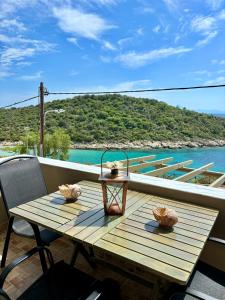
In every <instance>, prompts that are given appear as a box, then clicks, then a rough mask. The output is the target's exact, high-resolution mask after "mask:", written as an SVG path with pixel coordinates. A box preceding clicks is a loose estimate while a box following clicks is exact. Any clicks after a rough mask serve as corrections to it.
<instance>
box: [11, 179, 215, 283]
mask: <svg viewBox="0 0 225 300" xmlns="http://www.w3.org/2000/svg"><path fill="white" fill-rule="evenodd" d="M79 185H80V186H81V188H82V195H81V196H80V197H79V200H78V201H76V202H75V203H65V200H64V198H63V197H62V196H61V195H60V194H59V192H56V193H52V194H50V195H48V196H44V197H42V198H39V199H37V200H34V201H31V202H28V203H26V204H23V205H20V206H18V207H15V208H12V209H10V214H12V215H15V216H19V217H21V218H24V219H26V220H28V221H29V222H32V223H35V224H38V225H41V226H44V227H46V228H49V229H52V230H55V231H56V232H58V233H60V234H62V235H66V236H68V237H70V238H71V239H73V240H76V241H77V242H80V243H82V244H83V245H84V246H85V247H86V248H88V249H92V252H93V253H94V255H95V256H96V257H97V258H101V259H105V260H108V261H109V260H112V259H114V263H115V265H117V266H120V267H122V268H124V269H127V270H128V271H130V272H131V273H134V274H137V275H138V276H140V277H143V278H145V279H146V278H148V279H151V277H152V278H161V279H162V278H164V279H166V280H169V281H171V282H176V283H179V284H181V285H185V284H187V282H188V279H189V277H190V275H191V273H192V271H193V269H194V266H195V264H196V262H197V261H198V259H199V256H200V254H201V251H202V249H203V247H204V245H205V243H206V240H207V238H208V236H209V234H210V231H211V229H212V227H213V225H214V222H215V220H216V218H217V215H218V211H217V210H215V209H210V208H206V207H201V206H197V205H192V204H187V203H184V202H180V201H175V200H171V199H166V198H162V197H157V196H153V195H149V194H144V193H139V192H135V191H131V190H129V191H128V198H127V206H126V213H125V215H124V216H122V217H118V216H117V217H116V216H114V217H110V216H105V215H104V210H103V203H102V191H101V185H100V184H99V183H95V182H90V181H81V182H80V183H79ZM156 206H163V207H169V208H173V209H175V210H176V212H177V213H178V217H179V222H178V223H177V224H176V226H175V227H174V229H173V230H171V231H170V230H168V229H162V228H159V227H158V223H157V222H156V221H155V220H154V217H153V215H152V209H153V208H154V207H156Z"/></svg>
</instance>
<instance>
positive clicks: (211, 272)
mask: <svg viewBox="0 0 225 300" xmlns="http://www.w3.org/2000/svg"><path fill="white" fill-rule="evenodd" d="M188 287H189V288H190V289H193V290H195V291H199V292H202V293H204V294H206V295H207V296H211V297H214V298H215V299H218V300H225V273H224V272H222V271H220V270H218V269H216V268H214V267H211V266H209V265H207V264H205V263H203V262H198V264H197V266H196V271H195V272H194V274H193V276H192V277H191V279H190V282H189V285H188ZM172 299H173V300H182V299H185V300H194V299H198V298H195V297H193V296H189V295H177V296H174V297H172Z"/></svg>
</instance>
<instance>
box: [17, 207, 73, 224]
mask: <svg viewBox="0 0 225 300" xmlns="http://www.w3.org/2000/svg"><path fill="white" fill-rule="evenodd" d="M18 208H20V209H23V210H26V211H27V212H32V214H33V215H37V216H40V217H44V218H46V219H48V220H50V221H54V222H57V223H59V224H65V223H67V222H68V221H69V219H66V218H63V217H60V216H57V215H54V214H53V213H50V212H47V211H44V210H41V209H39V208H36V207H33V206H30V205H28V204H22V205H19V206H18Z"/></svg>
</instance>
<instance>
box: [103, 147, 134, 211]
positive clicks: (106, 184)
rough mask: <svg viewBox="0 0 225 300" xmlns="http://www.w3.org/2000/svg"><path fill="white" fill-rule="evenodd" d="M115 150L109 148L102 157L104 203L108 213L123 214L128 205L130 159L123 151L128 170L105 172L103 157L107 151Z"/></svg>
mask: <svg viewBox="0 0 225 300" xmlns="http://www.w3.org/2000/svg"><path fill="white" fill-rule="evenodd" d="M108 151H114V150H110V149H107V150H106V151H105V152H104V153H103V154H102V157H101V175H100V177H99V181H101V185H102V192H103V204H104V210H105V214H106V215H123V214H124V212H125V207H126V199H127V189H128V182H129V180H130V177H129V169H128V168H129V160H128V156H127V154H126V152H124V151H120V152H122V153H123V154H124V155H125V157H126V161H127V166H126V172H122V171H119V170H118V169H111V172H108V173H103V157H104V155H105V153H106V152H108Z"/></svg>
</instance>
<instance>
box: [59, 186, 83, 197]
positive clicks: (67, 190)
mask: <svg viewBox="0 0 225 300" xmlns="http://www.w3.org/2000/svg"><path fill="white" fill-rule="evenodd" d="M59 191H60V193H61V194H62V195H63V196H64V197H65V198H66V199H77V198H78V197H79V196H80V195H81V188H80V186H79V185H78V184H63V185H60V186H59Z"/></svg>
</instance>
